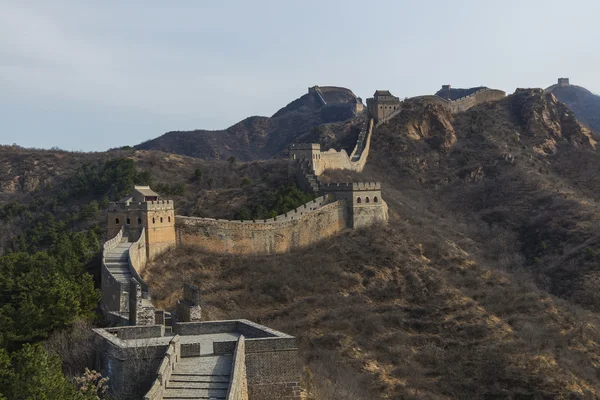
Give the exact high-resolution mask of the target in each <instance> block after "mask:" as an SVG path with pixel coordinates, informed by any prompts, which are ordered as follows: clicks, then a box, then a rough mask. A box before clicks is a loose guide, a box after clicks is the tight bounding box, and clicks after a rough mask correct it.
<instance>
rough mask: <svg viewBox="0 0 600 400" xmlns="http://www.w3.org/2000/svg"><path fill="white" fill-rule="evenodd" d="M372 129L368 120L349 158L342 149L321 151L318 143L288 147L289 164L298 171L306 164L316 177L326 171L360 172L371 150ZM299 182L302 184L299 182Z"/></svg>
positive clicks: (372, 123) (370, 120) (372, 125)
mask: <svg viewBox="0 0 600 400" xmlns="http://www.w3.org/2000/svg"><path fill="white" fill-rule="evenodd" d="M373 127H374V121H373V119H369V122H368V123H367V124H366V126H365V127H363V128H362V130H361V132H360V133H359V135H358V140H357V142H356V145H355V146H354V149H353V150H352V153H351V154H350V156H349V155H348V153H346V150H343V149H342V150H340V151H337V150H335V149H329V150H327V151H321V146H320V145H319V144H318V143H301V144H293V145H291V146H290V163H292V166H293V167H295V168H296V169H297V170H298V169H300V168H301V165H300V163H302V162H307V163H308V164H309V165H310V166H311V168H312V172H313V173H314V175H316V176H318V175H321V174H322V173H323V172H325V171H327V170H339V169H347V170H350V171H356V172H362V170H363V169H364V168H365V165H366V163H367V158H368V157H369V151H370V149H371V136H372V134H373ZM294 164H295V165H294ZM302 173H304V172H302ZM300 182H301V183H303V182H302V181H301V180H300Z"/></svg>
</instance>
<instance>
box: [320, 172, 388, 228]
mask: <svg viewBox="0 0 600 400" xmlns="http://www.w3.org/2000/svg"><path fill="white" fill-rule="evenodd" d="M322 189H323V192H324V193H327V194H331V195H333V196H335V197H336V198H338V199H340V200H341V199H343V200H344V201H345V202H346V204H347V206H348V226H349V227H350V228H353V229H360V228H364V227H367V226H371V225H373V224H376V223H386V222H387V220H388V218H389V216H388V207H387V204H386V203H385V201H383V199H382V198H381V183H379V182H356V183H330V184H325V185H322Z"/></svg>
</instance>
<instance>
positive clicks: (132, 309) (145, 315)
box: [129, 278, 155, 325]
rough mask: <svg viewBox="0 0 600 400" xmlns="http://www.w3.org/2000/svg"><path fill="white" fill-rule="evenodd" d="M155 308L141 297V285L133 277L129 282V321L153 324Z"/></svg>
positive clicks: (137, 323)
mask: <svg viewBox="0 0 600 400" xmlns="http://www.w3.org/2000/svg"><path fill="white" fill-rule="evenodd" d="M154 320H155V309H154V306H152V303H151V302H150V301H149V300H147V299H144V298H143V297H142V286H141V285H140V283H139V282H138V281H137V279H135V278H131V283H130V284H129V321H130V323H131V324H132V325H154Z"/></svg>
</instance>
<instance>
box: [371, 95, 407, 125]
mask: <svg viewBox="0 0 600 400" xmlns="http://www.w3.org/2000/svg"><path fill="white" fill-rule="evenodd" d="M399 108H400V99H399V98H398V97H396V96H393V95H392V94H391V93H390V91H389V90H376V91H375V94H374V95H373V97H371V98H369V99H367V110H368V111H369V115H370V116H371V117H372V118H373V119H374V120H375V122H380V121H385V119H386V118H387V117H388V116H389V115H390V114H392V113H393V112H394V111H396V110H398V109H399Z"/></svg>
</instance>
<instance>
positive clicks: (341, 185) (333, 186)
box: [322, 182, 381, 192]
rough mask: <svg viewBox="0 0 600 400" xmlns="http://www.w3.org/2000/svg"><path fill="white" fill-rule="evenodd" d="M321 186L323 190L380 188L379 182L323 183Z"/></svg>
mask: <svg viewBox="0 0 600 400" xmlns="http://www.w3.org/2000/svg"><path fill="white" fill-rule="evenodd" d="M322 187H323V191H325V192H328V191H335V192H337V191H361V190H381V182H349V183H325V184H323V185H322Z"/></svg>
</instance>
